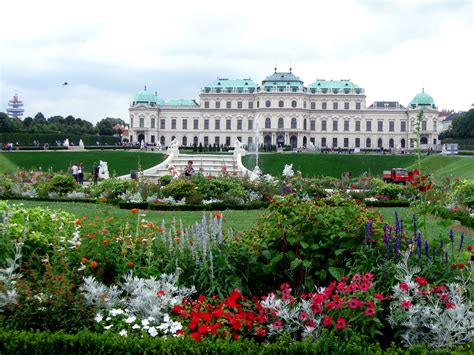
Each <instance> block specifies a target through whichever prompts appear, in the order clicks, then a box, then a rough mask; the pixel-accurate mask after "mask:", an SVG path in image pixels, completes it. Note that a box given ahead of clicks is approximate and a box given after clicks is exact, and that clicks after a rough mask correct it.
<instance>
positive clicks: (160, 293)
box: [156, 290, 166, 297]
mask: <svg viewBox="0 0 474 355" xmlns="http://www.w3.org/2000/svg"><path fill="white" fill-rule="evenodd" d="M165 294H166V292H165V291H163V290H159V291H158V292H157V293H156V295H157V296H159V297H161V296H164V295H165Z"/></svg>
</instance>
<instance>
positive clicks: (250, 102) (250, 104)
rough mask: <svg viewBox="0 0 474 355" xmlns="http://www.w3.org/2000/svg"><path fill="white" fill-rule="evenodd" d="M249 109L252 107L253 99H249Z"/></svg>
mask: <svg viewBox="0 0 474 355" xmlns="http://www.w3.org/2000/svg"><path fill="white" fill-rule="evenodd" d="M249 109H253V101H249Z"/></svg>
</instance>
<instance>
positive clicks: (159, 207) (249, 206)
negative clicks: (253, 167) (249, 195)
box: [118, 201, 268, 211]
mask: <svg viewBox="0 0 474 355" xmlns="http://www.w3.org/2000/svg"><path fill="white" fill-rule="evenodd" d="M118 206H119V208H122V209H127V210H129V209H132V208H138V209H140V210H147V209H150V210H152V211H208V210H226V209H231V210H256V209H262V208H267V207H268V202H266V201H252V202H247V203H246V204H244V205H229V204H227V203H225V202H215V203H210V204H207V205H202V204H200V205H170V204H164V203H159V204H155V203H148V202H119V203H118Z"/></svg>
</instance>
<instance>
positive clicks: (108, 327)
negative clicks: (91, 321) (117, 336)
mask: <svg viewBox="0 0 474 355" xmlns="http://www.w3.org/2000/svg"><path fill="white" fill-rule="evenodd" d="M113 326H114V325H113V324H111V325H106V326H104V329H105V330H109V329H110V328H112V327H113Z"/></svg>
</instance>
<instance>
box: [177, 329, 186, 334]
mask: <svg viewBox="0 0 474 355" xmlns="http://www.w3.org/2000/svg"><path fill="white" fill-rule="evenodd" d="M176 335H184V330H182V329H180V330H178V331H177V332H176Z"/></svg>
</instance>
